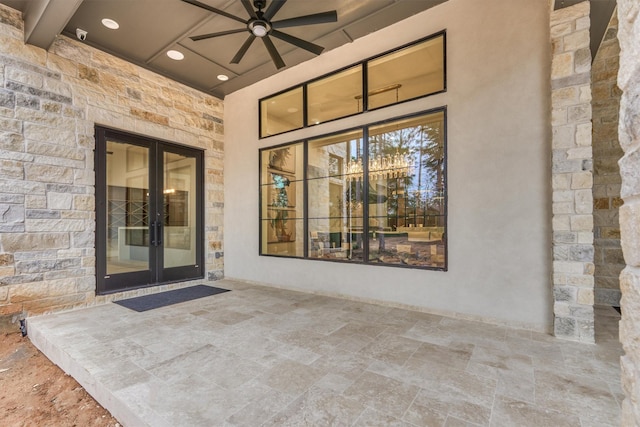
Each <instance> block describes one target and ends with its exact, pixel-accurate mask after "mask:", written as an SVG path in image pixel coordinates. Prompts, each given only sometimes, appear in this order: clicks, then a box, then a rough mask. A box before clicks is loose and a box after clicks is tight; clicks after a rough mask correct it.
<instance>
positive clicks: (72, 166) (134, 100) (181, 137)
mask: <svg viewBox="0 0 640 427" xmlns="http://www.w3.org/2000/svg"><path fill="white" fill-rule="evenodd" d="M222 111H223V103H222V101H221V100H219V99H216V98H213V97H211V96H208V95H205V94H203V93H201V92H198V91H196V90H193V89H190V88H188V87H185V86H183V85H181V84H179V83H176V82H174V81H171V80H169V79H167V78H164V77H161V76H159V75H157V74H154V73H152V72H149V71H147V70H144V69H142V68H140V67H137V66H134V65H132V64H129V63H127V62H125V61H122V60H120V59H117V58H115V57H113V56H110V55H108V54H106V53H104V52H101V51H98V50H96V49H93V48H90V47H89V46H86V45H84V44H82V43H80V42H78V41H76V40H71V39H69V38H67V37H64V36H61V37H58V38H57V39H56V40H55V42H54V44H53V45H52V47H51V48H50V49H49V51H45V50H43V49H40V48H37V47H34V46H30V45H25V44H24V29H23V22H22V17H21V14H20V12H18V11H16V10H13V9H10V8H8V7H6V6H4V5H0V212H2V215H0V329H2V324H3V322H5V323H7V322H6V321H7V320H8V323H9V324H10V323H11V321H12V320H13V321H15V318H16V316H24V315H32V314H37V313H42V312H48V311H54V310H62V309H69V308H73V307H78V306H86V305H91V304H95V303H98V302H104V301H106V300H107V299H113V298H117V297H121V296H122V294H112V295H110V296H108V297H96V295H95V286H96V272H95V265H96V259H95V209H96V205H97V204H96V200H95V196H94V195H95V171H94V153H93V150H94V147H95V144H94V127H95V125H96V124H99V125H103V126H107V127H113V128H117V129H121V130H125V131H128V132H132V133H138V134H142V135H145V136H150V137H155V138H159V139H162V140H165V141H171V142H176V143H180V144H184V145H188V146H193V147H197V148H201V149H205V150H206V152H205V192H206V200H205V226H206V233H205V236H204V239H205V246H206V249H205V250H206V255H205V256H206V270H207V273H206V274H207V275H208V276H209V277H210V278H217V277H221V276H222V269H223V259H224V258H223V257H221V256H220V255H221V253H222V231H223V229H222V225H223V221H222V209H223V197H222V196H223V188H222V181H223V176H222V166H223V160H222V158H223V155H224V150H223V140H222V139H223V138H222V134H223V131H224V130H223V123H222V114H223V113H222ZM156 290H158V289H156ZM148 291H149V290H148V289H147V290H146V291H145V292H148ZM140 292H142V291H140ZM135 293H136V292H135V291H134V292H130V293H129V294H135ZM3 319H4V320H3Z"/></svg>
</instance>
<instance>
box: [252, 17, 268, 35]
mask: <svg viewBox="0 0 640 427" xmlns="http://www.w3.org/2000/svg"><path fill="white" fill-rule="evenodd" d="M249 28H250V29H251V32H252V33H253V35H254V36H256V37H264V36H266V35H267V33H268V32H269V29H268V28H267V23H266V22H260V21H256V22H252V23H251V25H249Z"/></svg>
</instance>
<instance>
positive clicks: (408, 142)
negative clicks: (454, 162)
mask: <svg viewBox="0 0 640 427" xmlns="http://www.w3.org/2000/svg"><path fill="white" fill-rule="evenodd" d="M368 148H369V161H368V164H369V175H368V176H369V194H368V201H369V221H368V222H369V262H377V263H384V264H402V265H410V266H423V267H435V268H445V266H446V264H445V255H446V247H445V245H446V240H445V233H446V216H445V213H446V212H445V200H446V194H445V191H446V185H445V147H444V112H437V113H433V114H428V115H424V116H420V117H413V118H410V119H404V120H400V121H396V122H392V123H386V124H384V125H380V126H375V127H371V128H370V131H369V141H368Z"/></svg>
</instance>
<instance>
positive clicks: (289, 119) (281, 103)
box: [260, 86, 303, 138]
mask: <svg viewBox="0 0 640 427" xmlns="http://www.w3.org/2000/svg"><path fill="white" fill-rule="evenodd" d="M302 126H303V108H302V86H299V87H296V88H294V89H291V90H289V91H287V92H284V93H281V94H279V95H275V96H272V97H269V98H266V99H263V100H262V101H260V138H264V137H267V136H270V135H276V134H279V133H283V132H287V131H290V130H294V129H300V128H301V127H302Z"/></svg>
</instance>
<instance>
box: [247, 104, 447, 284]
mask: <svg viewBox="0 0 640 427" xmlns="http://www.w3.org/2000/svg"><path fill="white" fill-rule="evenodd" d="M435 113H442V114H443V115H444V123H443V129H442V130H443V135H442V143H443V159H444V164H443V183H444V214H443V221H444V235H443V236H442V241H443V244H444V266H443V267H436V266H422V265H405V264H391V263H388V264H385V263H379V262H372V261H371V260H369V243H368V240H367V243H366V244H364V246H363V260H362V261H354V260H342V259H340V258H330V259H323V258H316V257H310V256H309V250H308V249H309V240H310V239H309V203H308V200H309V196H308V183H309V177H308V176H307V172H308V166H309V162H308V153H309V142H310V141H313V140H317V139H322V138H327V137H331V136H335V135H340V134H345V133H348V132H353V131H359V130H360V131H362V140H363V165H364V171H363V186H364V189H365V193H364V194H363V199H364V200H367V199H368V197H369V185H368V182H369V176H368V172H369V171H368V158H369V152H368V146H369V129H370V128H372V127H375V126H380V125H384V124H389V123H393V122H396V121H399V120H404V119H410V118H414V117H420V116H426V115H429V114H435ZM447 122H448V112H447V106H446V105H442V106H438V107H434V108H430V109H427V110H420V111H418V112H413V113H410V114H405V115H401V116H394V117H389V118H386V119H383V120H379V121H376V122H372V123H367V124H363V125H360V126H353V127H350V128H346V129H341V130H338V131H335V132H330V133H326V134H320V135H314V136H312V137H307V138H303V139H299V140H295V141H292V142H287V143H282V144H278V145H274V146H269V147H264V148H260V149H259V150H258V165H259V173H258V195H259V196H258V199H259V204H258V255H259V256H266V257H276V258H291V259H304V260H310V261H320V262H323V261H324V262H338V263H343V264H354V265H375V266H382V267H392V268H409V269H418V270H431V271H444V272H446V271H448V269H449V254H448V251H449V240H448V236H449V229H448V227H449V221H448V216H449V213H448V209H449V200H448V199H449V189H448V186H449V183H448V174H447V169H448V154H447V146H448V143H447V139H448V130H447ZM298 144H302V147H303V148H302V149H303V159H304V160H303V178H302V184H303V218H302V221H303V235H304V237H303V238H304V241H303V254H302V256H295V255H279V254H270V253H263V250H262V247H263V241H262V240H263V224H264V222H265V219H266V218H263V215H262V214H263V209H262V198H263V191H262V190H263V188H265V183H263V182H262V167H263V162H262V157H263V152H264V151H270V150H273V149H278V148H284V147H289V146H295V145H298ZM368 211H369V206H368V203H364V204H363V219H364V220H363V224H362V226H363V235H364V236H368V233H369V220H368V218H369V212H368Z"/></svg>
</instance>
